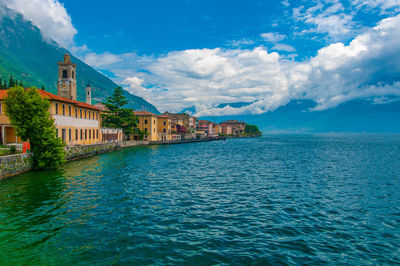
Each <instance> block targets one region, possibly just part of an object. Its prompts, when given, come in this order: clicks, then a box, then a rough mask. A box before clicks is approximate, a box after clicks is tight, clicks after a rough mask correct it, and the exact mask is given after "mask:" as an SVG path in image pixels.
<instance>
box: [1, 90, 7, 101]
mask: <svg viewBox="0 0 400 266" xmlns="http://www.w3.org/2000/svg"><path fill="white" fill-rule="evenodd" d="M6 97H7V91H6V90H0V100H3V99H5V98H6Z"/></svg>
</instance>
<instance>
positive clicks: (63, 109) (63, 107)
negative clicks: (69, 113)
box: [62, 104, 65, 115]
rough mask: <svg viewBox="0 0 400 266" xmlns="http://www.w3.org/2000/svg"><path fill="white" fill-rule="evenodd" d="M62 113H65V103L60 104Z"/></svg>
mask: <svg viewBox="0 0 400 266" xmlns="http://www.w3.org/2000/svg"><path fill="white" fill-rule="evenodd" d="M62 115H65V104H63V105H62Z"/></svg>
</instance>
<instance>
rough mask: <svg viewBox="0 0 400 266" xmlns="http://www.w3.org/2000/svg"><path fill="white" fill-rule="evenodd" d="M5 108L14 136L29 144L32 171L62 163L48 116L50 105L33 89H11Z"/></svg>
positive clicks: (59, 142) (61, 152)
mask: <svg viewBox="0 0 400 266" xmlns="http://www.w3.org/2000/svg"><path fill="white" fill-rule="evenodd" d="M5 106H6V114H7V116H8V117H9V118H10V121H11V124H12V125H13V127H14V128H15V129H16V132H17V135H18V136H19V137H20V138H21V139H22V140H23V141H28V140H29V142H30V145H31V151H32V152H33V157H32V159H33V167H34V168H35V169H55V168H57V167H59V166H60V165H61V164H62V163H64V161H65V159H64V158H65V151H64V144H63V143H62V140H61V139H60V138H58V137H57V136H56V127H55V125H54V120H53V119H52V118H51V117H50V113H49V108H50V102H49V101H48V100H47V99H43V98H42V97H41V96H40V94H39V92H38V91H37V89H36V88H30V89H26V90H25V89H24V88H22V87H20V86H15V87H12V88H10V89H9V90H8V93H7V98H6V99H5Z"/></svg>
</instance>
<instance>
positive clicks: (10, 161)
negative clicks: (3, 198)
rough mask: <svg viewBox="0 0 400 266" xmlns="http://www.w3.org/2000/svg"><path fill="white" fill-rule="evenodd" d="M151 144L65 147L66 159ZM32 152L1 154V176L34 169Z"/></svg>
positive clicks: (111, 143) (120, 143) (128, 142)
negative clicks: (31, 158)
mask: <svg viewBox="0 0 400 266" xmlns="http://www.w3.org/2000/svg"><path fill="white" fill-rule="evenodd" d="M140 145H149V142H148V141H134V140H133V141H120V142H110V143H99V144H92V145H82V146H71V147H66V148H65V153H66V154H65V159H66V160H68V161H70V160H75V159H79V158H82V157H89V156H93V155H96V154H101V153H106V152H111V151H116V150H120V149H123V148H128V147H133V146H140ZM30 157H31V154H15V155H8V156H0V178H3V177H7V176H12V175H17V174H20V173H23V172H26V171H29V170H31V169H32V162H31V160H30Z"/></svg>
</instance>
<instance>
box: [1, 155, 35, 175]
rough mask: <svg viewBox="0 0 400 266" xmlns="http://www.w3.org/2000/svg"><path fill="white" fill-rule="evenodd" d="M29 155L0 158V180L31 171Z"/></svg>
mask: <svg viewBox="0 0 400 266" xmlns="http://www.w3.org/2000/svg"><path fill="white" fill-rule="evenodd" d="M30 157H31V154H15V155H8V156H0V178H2V177H6V176H11V175H16V174H19V173H22V172H26V171H29V170H31V169H32V160H31V158H30Z"/></svg>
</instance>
